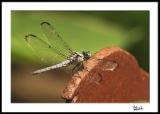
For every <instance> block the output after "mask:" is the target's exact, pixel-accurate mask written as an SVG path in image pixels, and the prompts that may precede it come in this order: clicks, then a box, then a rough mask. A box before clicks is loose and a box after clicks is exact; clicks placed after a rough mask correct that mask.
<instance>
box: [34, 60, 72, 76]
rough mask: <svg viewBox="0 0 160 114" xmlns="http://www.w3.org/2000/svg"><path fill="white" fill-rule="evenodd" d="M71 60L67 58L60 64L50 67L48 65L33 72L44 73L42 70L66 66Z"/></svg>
mask: <svg viewBox="0 0 160 114" xmlns="http://www.w3.org/2000/svg"><path fill="white" fill-rule="evenodd" d="M70 62H71V61H70V60H65V61H63V62H61V63H59V64H55V65H52V66H49V67H46V68H43V69H39V70H36V71H34V72H33V74H39V73H42V72H45V71H48V70H52V69H56V68H60V67H64V66H66V65H67V64H69V63H70Z"/></svg>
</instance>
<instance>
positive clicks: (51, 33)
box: [41, 22, 73, 57]
mask: <svg viewBox="0 0 160 114" xmlns="http://www.w3.org/2000/svg"><path fill="white" fill-rule="evenodd" d="M41 28H42V31H43V33H44V34H45V36H46V37H47V39H48V41H49V43H50V44H51V46H52V47H54V48H55V49H56V50H57V51H59V53H63V54H64V55H66V56H67V57H69V56H70V55H71V54H73V51H72V49H71V47H70V46H69V45H68V44H67V43H66V42H65V41H64V40H63V39H62V37H61V36H60V35H59V34H58V33H57V32H56V31H55V29H54V28H53V26H51V24H49V23H48V22H42V23H41Z"/></svg>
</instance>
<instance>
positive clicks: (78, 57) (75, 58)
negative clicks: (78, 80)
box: [69, 51, 91, 63]
mask: <svg viewBox="0 0 160 114" xmlns="http://www.w3.org/2000/svg"><path fill="white" fill-rule="evenodd" d="M90 57H91V54H90V53H89V52H84V51H83V52H82V53H79V52H75V53H74V54H73V55H72V56H71V57H70V58H69V59H70V60H71V61H72V63H73V62H76V63H77V62H83V61H85V60H87V59H89V58H90Z"/></svg>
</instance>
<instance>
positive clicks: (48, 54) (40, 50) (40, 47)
mask: <svg viewBox="0 0 160 114" xmlns="http://www.w3.org/2000/svg"><path fill="white" fill-rule="evenodd" d="M25 40H26V42H27V43H28V44H29V46H30V47H31V48H32V49H33V50H34V51H35V53H36V55H38V56H39V58H40V59H41V60H42V61H44V62H47V63H48V62H53V61H54V62H55V61H57V60H56V56H57V54H55V53H54V52H57V53H58V55H60V57H61V59H64V58H66V56H65V55H63V54H61V53H59V51H57V50H56V49H55V48H53V47H52V46H51V45H50V44H48V43H47V42H45V41H44V40H42V39H41V38H39V37H37V36H35V35H33V34H28V35H26V36H25ZM58 58H59V57H58Z"/></svg>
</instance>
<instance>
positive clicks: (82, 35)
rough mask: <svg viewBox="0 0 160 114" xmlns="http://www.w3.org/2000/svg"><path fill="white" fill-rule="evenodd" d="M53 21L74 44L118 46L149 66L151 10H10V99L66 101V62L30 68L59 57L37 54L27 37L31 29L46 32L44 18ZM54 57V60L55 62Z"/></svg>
mask: <svg viewBox="0 0 160 114" xmlns="http://www.w3.org/2000/svg"><path fill="white" fill-rule="evenodd" d="M43 21H47V22H50V23H51V24H52V25H53V26H54V28H55V29H56V31H57V32H58V33H59V34H60V35H62V36H63V39H64V40H65V41H66V42H67V43H68V44H69V45H70V46H71V47H72V48H73V49H74V50H75V51H80V52H81V51H83V50H89V51H91V53H92V54H94V53H95V52H96V51H98V50H100V49H102V48H105V47H112V46H116V47H120V48H123V49H125V50H127V51H128V52H130V53H131V54H132V55H134V56H135V58H136V59H137V61H138V63H139V65H140V67H142V68H143V69H144V70H145V71H147V72H149V11H12V12H11V59H12V60H11V64H12V65H11V66H12V68H11V73H12V77H11V79H12V80H11V90H12V91H11V102H13V103H15V102H64V100H63V99H62V98H61V93H62V91H63V89H64V88H65V86H66V85H67V82H68V81H69V80H70V78H71V72H70V69H67V68H62V69H57V70H52V71H48V72H46V73H43V74H40V75H37V76H33V75H31V72H32V71H34V70H37V69H39V68H42V67H46V66H47V65H51V64H52V63H53V64H54V63H55V62H56V61H54V59H51V60H49V61H47V62H45V61H42V60H41V59H39V58H37V57H39V56H43V55H44V56H46V55H47V53H46V54H45V53H43V54H42V55H38V56H37V54H36V53H35V52H34V51H32V49H31V48H30V47H29V46H28V45H27V43H26V42H25V40H24V37H25V35H27V34H29V33H32V34H34V35H37V36H39V37H41V38H43V37H44V35H43V33H42V30H41V29H40V23H41V22H43ZM51 62H52V63H51Z"/></svg>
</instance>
